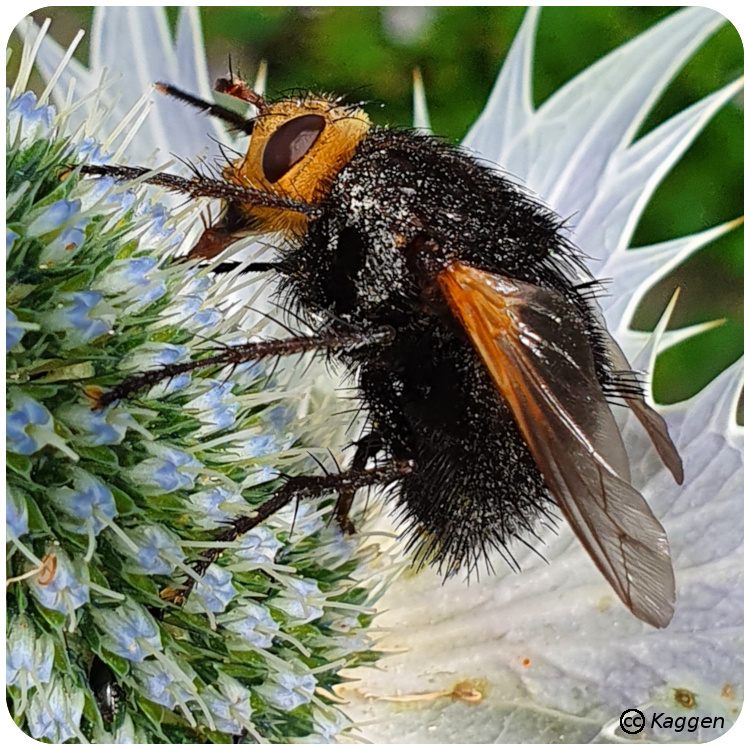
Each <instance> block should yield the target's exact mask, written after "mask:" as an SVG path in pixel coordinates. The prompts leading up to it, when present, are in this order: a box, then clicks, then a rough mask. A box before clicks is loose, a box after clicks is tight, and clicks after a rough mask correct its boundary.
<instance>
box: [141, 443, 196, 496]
mask: <svg viewBox="0 0 750 750" xmlns="http://www.w3.org/2000/svg"><path fill="white" fill-rule="evenodd" d="M147 447H148V449H149V451H150V452H151V453H153V454H155V456H154V457H153V458H147V459H145V460H144V461H141V463H139V464H138V465H137V466H135V467H134V468H133V469H131V470H130V471H129V472H128V473H129V475H130V477H131V478H132V479H133V481H135V482H138V484H139V485H140V486H141V490H142V491H143V492H146V493H148V494H151V495H162V494H166V493H169V492H176V491H177V490H182V489H192V488H193V486H194V485H195V478H196V476H197V475H198V474H199V473H200V472H201V471H202V470H203V465H202V464H201V463H200V461H198V460H197V459H196V458H194V457H193V456H191V455H190V454H189V453H185V452H184V451H180V450H177V449H176V448H171V447H167V446H164V445H163V444H156V443H153V444H149V445H148V446H147Z"/></svg>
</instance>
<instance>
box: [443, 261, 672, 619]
mask: <svg viewBox="0 0 750 750" xmlns="http://www.w3.org/2000/svg"><path fill="white" fill-rule="evenodd" d="M437 280H438V285H439V287H440V289H441V291H442V293H443V295H444V297H445V299H446V301H447V302H448V304H449V306H450V308H451V311H452V312H453V314H454V315H455V317H456V318H457V319H458V320H459V321H460V322H461V325H462V326H463V328H464V330H465V331H466V333H467V334H468V336H469V339H470V340H471V342H472V344H473V345H474V347H475V349H476V350H477V352H478V354H479V356H480V358H481V360H482V362H483V363H484V365H485V366H486V368H487V370H488V371H489V373H490V375H491V377H492V379H493V380H494V382H495V385H496V386H497V388H498V390H499V392H500V394H501V396H502V397H503V399H504V400H505V402H506V403H507V404H508V406H509V408H510V410H511V412H512V414H513V417H514V419H515V421H516V423H517V425H518V427H519V429H520V430H521V434H522V435H523V437H524V440H525V442H526V443H527V445H528V446H529V449H530V451H531V453H532V455H533V456H534V460H535V462H536V464H537V466H538V467H539V470H540V471H541V473H542V476H543V477H544V480H545V482H546V484H547V486H548V488H549V490H550V492H551V493H552V495H553V497H554V498H555V500H556V501H557V503H558V505H559V506H560V509H561V511H562V512H563V514H564V516H565V517H566V519H567V520H568V522H569V523H570V525H571V526H572V528H573V531H574V532H575V533H576V535H577V536H578V538H579V540H580V541H581V543H582V544H583V546H584V547H585V548H586V550H587V551H588V553H589V555H590V556H591V557H592V559H593V560H594V562H595V563H596V565H597V567H598V568H599V570H601V572H602V573H603V574H604V576H605V578H606V579H607V580H608V581H609V583H610V584H611V585H612V587H613V588H614V590H615V591H616V592H617V594H618V596H619V597H620V598H621V599H622V601H623V602H624V603H625V605H626V606H627V607H628V608H629V609H630V610H631V611H632V612H633V614H634V615H636V617H638V618H640V619H641V620H644V621H645V622H647V623H649V624H651V625H654V626H655V627H665V626H666V625H668V624H669V621H670V620H671V619H672V614H673V611H674V606H673V605H674V597H675V587H674V573H673V570H672V563H671V559H670V555H669V544H668V542H667V535H666V533H665V531H664V529H663V528H662V526H661V524H660V523H659V522H658V521H657V520H656V518H655V517H654V514H653V513H652V512H651V509H650V508H649V507H648V505H647V504H646V501H645V500H644V499H643V497H642V496H641V494H640V493H639V492H637V491H636V490H635V489H634V488H633V487H632V486H631V485H630V481H629V469H628V461H627V455H626V453H625V448H624V446H623V443H622V437H621V435H620V431H619V429H618V427H617V424H616V422H615V420H614V417H613V415H612V412H611V411H610V408H609V405H608V404H607V401H606V399H605V397H604V394H603V393H602V389H601V386H600V385H599V381H598V379H597V377H596V372H595V369H594V361H593V355H592V352H591V346H590V344H589V341H588V337H587V335H586V333H585V332H584V331H583V330H582V329H581V327H580V322H579V320H578V318H577V317H576V316H575V315H572V314H571V313H572V310H571V307H570V305H569V304H568V303H567V302H566V301H565V299H564V298H563V297H562V296H561V295H559V294H557V293H555V292H551V291H547V290H544V289H541V288H539V287H536V286H533V285H531V284H526V283H523V282H519V281H515V280H513V279H509V278H505V277H503V276H499V275H495V274H490V273H487V272H484V271H480V270H478V269H476V268H472V267H471V266H466V265H464V264H462V263H457V262H453V263H452V264H451V265H449V266H448V267H447V268H446V269H444V270H443V271H442V272H441V273H440V274H439V275H438V279H437Z"/></svg>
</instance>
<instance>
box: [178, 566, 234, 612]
mask: <svg viewBox="0 0 750 750" xmlns="http://www.w3.org/2000/svg"><path fill="white" fill-rule="evenodd" d="M235 596H237V589H236V588H235V587H234V586H233V585H232V574H231V573H230V572H229V571H228V570H226V569H225V568H222V567H221V566H219V565H216V564H215V563H214V564H212V565H209V567H208V570H207V571H206V572H205V574H204V575H203V577H202V578H201V579H200V581H196V583H195V586H194V587H193V591H192V593H191V594H190V599H188V602H187V604H186V608H187V611H189V612H195V611H203V610H205V611H207V612H223V611H224V610H225V609H226V608H227V604H229V602H231V601H232V599H234V597H235Z"/></svg>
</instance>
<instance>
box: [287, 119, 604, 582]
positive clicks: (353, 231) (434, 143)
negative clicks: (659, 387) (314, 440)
mask: <svg viewBox="0 0 750 750" xmlns="http://www.w3.org/2000/svg"><path fill="white" fill-rule="evenodd" d="M452 260H459V261H462V262H464V263H468V264H470V265H472V266H475V267H478V268H481V269H483V270H486V271H489V272H493V273H499V274H502V275H504V276H511V277H513V278H518V279H520V280H523V281H526V282H528V283H531V284H535V285H539V286H542V287H544V288H548V289H552V290H555V291H557V292H559V293H560V294H562V295H563V296H564V297H565V298H566V299H567V300H569V301H570V302H571V306H570V316H571V321H570V323H571V324H572V325H575V326H576V327H579V328H581V329H582V330H585V331H587V332H589V333H591V334H592V335H594V334H595V331H596V330H597V324H596V322H595V321H594V319H593V316H592V315H591V313H590V311H589V307H588V303H587V302H586V300H585V299H583V297H582V296H581V295H580V294H579V293H578V292H577V291H576V289H575V286H574V283H573V281H571V279H570V274H571V269H572V267H573V266H575V264H576V259H575V255H574V252H573V251H572V249H571V248H570V247H569V246H568V244H567V243H566V242H565V240H564V239H563V237H562V235H561V234H560V231H559V228H558V220H557V219H556V217H554V216H553V215H552V214H551V213H550V212H548V211H547V210H545V209H544V208H543V207H541V206H540V205H539V204H538V203H536V202H534V201H532V200H530V199H529V198H528V197H527V196H526V195H525V194H523V193H522V192H521V191H520V190H519V189H518V188H517V187H516V186H515V185H513V184H512V183H510V182H509V181H508V180H506V179H504V178H503V177H502V176H500V175H499V174H498V173H497V172H496V171H493V170H490V169H489V168H488V167H485V166H483V165H480V164H479V163H478V162H476V161H475V160H474V159H473V158H471V157H470V156H468V155H467V154H465V153H463V152H461V151H459V150H458V149H455V148H451V147H449V146H448V145H446V144H445V143H443V142H441V141H439V140H438V139H435V138H431V137H426V136H418V135H415V134H413V133H408V132H398V131H387V130H381V131H373V132H371V134H370V135H369V136H368V137H367V138H366V139H365V140H364V141H363V142H362V143H361V144H360V145H359V147H358V149H357V151H356V152H355V154H354V156H353V157H352V159H351V160H350V162H349V163H348V164H347V166H346V167H345V168H344V169H343V170H342V171H341V172H340V173H339V175H338V177H337V178H336V179H335V181H334V183H333V185H332V187H331V190H330V193H329V195H328V197H327V199H326V200H325V202H324V203H323V212H322V215H321V216H320V218H318V219H316V220H315V221H313V222H311V224H310V227H309V231H308V233H307V235H306V237H305V238H304V240H303V242H302V244H301V246H300V247H299V249H293V250H292V251H290V252H289V253H288V254H287V255H285V256H284V257H283V259H282V273H283V277H284V280H283V282H282V299H283V304H284V305H286V306H289V305H293V306H294V307H295V308H296V309H297V311H298V312H301V313H302V314H305V313H307V314H310V313H314V314H315V315H316V316H318V320H319V319H320V316H323V318H324V319H325V321H326V322H325V325H327V326H330V327H331V328H332V329H334V330H335V329H341V330H351V329H358V328H363V329H366V328H369V327H372V326H376V325H390V326H393V328H394V330H395V336H394V340H393V341H392V343H391V344H389V345H388V347H387V348H386V349H385V350H382V351H379V352H378V353H377V356H374V355H373V353H372V351H371V350H369V349H357V350H353V351H350V352H348V353H344V354H343V355H342V359H343V360H344V361H345V362H346V364H347V365H349V367H351V368H352V369H353V370H355V372H356V377H357V379H358V384H359V390H360V395H361V397H362V399H363V400H364V403H365V405H366V407H367V413H368V414H369V421H370V423H371V425H373V428H374V429H376V430H377V432H378V433H379V435H380V436H381V438H382V447H383V452H384V454H385V456H387V457H389V458H394V459H399V460H409V461H412V462H413V472H412V473H411V474H410V475H409V476H408V477H405V478H404V479H402V480H401V481H400V487H399V489H398V491H397V492H395V493H394V497H395V498H396V503H397V505H398V508H399V514H400V517H401V519H402V523H403V526H404V528H405V529H406V530H407V532H408V534H409V539H410V541H409V545H410V546H411V547H413V548H414V549H415V551H416V561H417V563H420V564H421V563H423V562H432V563H436V564H438V565H439V566H440V568H441V570H442V571H443V572H444V573H445V574H447V575H450V574H452V573H455V572H457V571H458V570H460V569H461V568H462V567H464V568H469V569H473V568H475V567H476V566H477V564H479V563H481V562H482V561H483V560H484V559H486V556H487V554H488V553H489V552H490V551H491V550H493V549H498V550H500V551H501V552H502V553H503V554H504V555H505V556H506V559H510V558H509V557H508V553H507V550H506V547H507V546H508V545H509V544H510V542H512V541H513V540H515V539H516V538H525V539H528V537H529V534H534V533H535V532H534V529H535V528H536V525H537V521H538V519H539V518H540V517H541V516H544V517H547V518H549V514H550V509H551V506H552V505H553V501H552V499H551V497H550V494H549V492H548V491H547V489H546V486H545V483H544V480H543V478H542V476H541V473H540V471H539V469H538V468H537V466H536V464H535V462H534V459H533V458H532V456H531V454H530V452H529V449H528V447H527V445H526V443H525V442H524V440H523V437H522V436H521V433H520V432H519V430H518V427H517V426H516V424H515V422H514V420H513V416H512V414H511V413H510V411H509V409H508V407H507V405H506V404H505V402H504V401H503V399H502V398H501V396H500V394H499V393H498V391H497V388H496V387H495V386H494V385H493V383H492V380H491V378H490V376H489V375H488V373H487V371H486V369H485V368H484V367H483V365H482V363H481V361H480V358H479V356H478V354H477V353H476V351H475V350H474V348H473V347H472V345H471V343H470V341H469V340H468V338H467V336H466V335H465V333H464V332H463V330H462V329H461V327H460V326H459V325H457V323H456V321H455V319H454V318H453V316H452V315H451V314H450V311H449V309H448V307H447V305H446V304H445V302H444V301H443V300H442V298H441V297H440V295H439V294H438V293H437V287H436V285H435V283H434V271H435V269H436V268H440V267H442V266H443V265H445V264H447V263H448V262H450V261H452ZM596 368H597V372H598V373H599V376H600V378H601V380H602V384H604V383H605V382H606V379H607V377H608V372H609V365H608V362H607V361H606V357H605V355H604V353H603V351H601V350H597V351H596ZM511 564H512V562H511Z"/></svg>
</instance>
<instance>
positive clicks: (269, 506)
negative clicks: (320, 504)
mask: <svg viewBox="0 0 750 750" xmlns="http://www.w3.org/2000/svg"><path fill="white" fill-rule="evenodd" d="M411 471H412V466H411V464H410V463H409V462H407V461H393V462H391V463H388V464H383V465H381V466H375V467H374V468H372V469H355V468H351V469H349V470H348V471H344V472H341V473H340V474H332V475H327V476H316V477H291V478H290V479H287V480H286V482H284V484H283V486H282V487H280V488H279V489H278V490H277V491H276V492H275V493H274V494H273V495H272V496H271V498H270V499H268V500H267V501H266V502H265V503H263V505H261V506H260V507H259V508H257V509H256V510H255V512H254V513H253V514H252V515H251V516H242V517H241V518H238V519H237V520H235V521H234V522H233V523H232V524H231V525H230V526H229V527H228V528H227V529H226V530H225V531H223V532H222V533H221V534H220V535H219V536H217V537H216V539H215V540H214V541H216V542H219V543H226V546H217V547H212V548H211V549H209V550H206V552H205V554H204V555H203V557H201V559H200V560H199V561H198V562H196V563H195V564H194V565H193V570H194V571H195V572H196V573H197V574H198V575H199V576H202V575H203V574H204V573H205V572H206V570H207V569H208V567H209V566H210V565H211V564H212V563H213V562H215V561H216V559H217V558H218V557H219V556H220V555H221V554H222V552H224V550H225V549H226V548H227V547H228V546H229V545H230V544H231V543H232V542H234V541H235V540H236V539H237V538H238V537H240V536H242V534H246V533H247V532H248V531H250V530H251V529H254V528H255V527H256V526H258V525H260V524H261V523H263V522H264V521H266V520H268V519H269V518H270V517H271V516H273V515H274V513H277V512H278V511H279V510H281V509H282V508H283V507H285V506H286V505H289V504H290V503H298V502H300V501H302V500H310V499H314V498H319V497H324V496H325V495H327V494H329V493H333V492H335V493H338V495H339V497H341V496H342V495H347V494H349V493H351V495H352V496H354V493H355V492H356V491H357V490H359V489H361V488H362V487H372V486H374V485H388V484H391V483H392V482H395V481H397V480H399V479H402V478H403V477H405V476H407V475H408V474H410V473H411ZM194 585H195V579H193V578H188V579H187V581H186V582H185V584H184V585H183V586H180V587H179V588H174V587H170V588H166V589H164V590H163V591H162V592H161V598H162V599H164V600H166V601H170V602H173V603H174V604H178V605H181V604H183V603H184V602H185V600H186V599H187V597H188V596H189V595H190V592H191V591H192V589H193V586H194Z"/></svg>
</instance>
